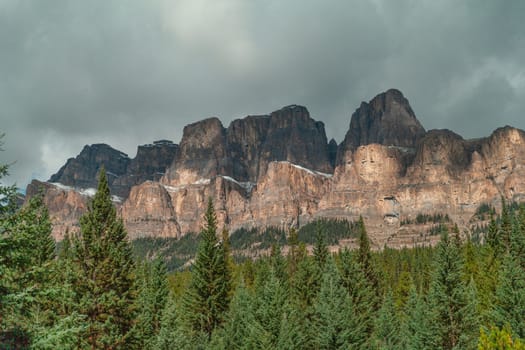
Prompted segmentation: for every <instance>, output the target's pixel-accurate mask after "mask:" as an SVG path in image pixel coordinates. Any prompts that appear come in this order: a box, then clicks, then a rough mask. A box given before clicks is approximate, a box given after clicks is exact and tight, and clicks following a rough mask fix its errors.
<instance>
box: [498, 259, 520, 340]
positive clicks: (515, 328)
mask: <svg viewBox="0 0 525 350" xmlns="http://www.w3.org/2000/svg"><path fill="white" fill-rule="evenodd" d="M494 303H495V305H494V310H493V314H492V319H493V321H494V322H495V324H496V325H497V326H499V327H503V326H504V325H505V324H509V325H510V327H511V329H512V332H513V333H514V334H516V335H517V336H518V337H520V338H522V339H524V338H525V271H524V270H523V268H521V266H520V265H519V262H518V261H517V260H516V258H515V257H513V256H512V255H507V256H506V257H505V259H504V260H503V265H502V272H501V274H500V279H499V283H498V286H497V289H496V300H495V302H494Z"/></svg>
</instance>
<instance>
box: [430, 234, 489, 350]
mask: <svg viewBox="0 0 525 350" xmlns="http://www.w3.org/2000/svg"><path fill="white" fill-rule="evenodd" d="M463 263H464V262H463V257H462V255H461V252H460V249H459V247H458V244H457V242H455V241H453V240H451V239H449V237H448V234H447V233H446V232H445V233H444V235H443V236H442V238H441V242H440V243H439V244H438V247H437V252H436V260H435V267H434V273H433V278H432V282H431V288H430V292H429V305H428V306H429V308H430V310H431V312H432V327H433V329H434V335H435V336H436V337H437V345H438V346H440V347H441V348H443V349H454V348H458V347H460V348H462V349H471V348H474V347H475V340H476V338H477V330H478V329H479V323H478V320H477V314H476V312H477V310H476V307H475V306H474V307H473V306H472V305H470V304H469V301H471V302H476V301H475V300H471V299H469V294H468V290H467V286H466V283H465V281H464V280H463V278H462V275H463ZM471 297H473V296H472V295H471ZM473 334H475V337H474V336H473Z"/></svg>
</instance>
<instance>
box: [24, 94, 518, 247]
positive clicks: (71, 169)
mask: <svg viewBox="0 0 525 350" xmlns="http://www.w3.org/2000/svg"><path fill="white" fill-rule="evenodd" d="M101 165H104V166H105V167H106V169H107V170H108V172H110V173H113V174H115V178H114V179H111V178H110V184H111V185H112V190H113V191H114V193H115V194H117V195H119V196H121V197H122V198H120V199H119V198H115V203H116V204H117V206H118V207H119V210H120V212H121V214H122V217H123V219H124V222H125V224H126V227H127V228H128V231H129V233H130V236H131V237H132V238H136V237H143V236H174V237H175V236H180V235H184V234H186V233H188V232H196V231H199V230H200V225H201V217H202V214H203V212H204V210H205V208H206V202H207V200H208V198H210V197H211V198H213V200H214V204H215V208H216V210H217V214H218V219H219V224H220V226H225V227H228V228H229V229H230V230H234V229H236V228H240V227H253V226H270V225H271V226H280V227H283V228H289V227H292V226H297V225H302V224H304V223H306V222H309V221H311V220H313V219H315V218H318V217H337V218H348V219H356V218H358V217H359V215H362V216H363V217H364V219H365V221H366V223H367V227H368V231H369V233H370V235H371V237H372V239H373V242H374V243H375V244H376V246H378V247H381V246H382V245H383V244H389V245H393V246H402V245H413V244H417V243H418V242H419V241H420V240H421V234H420V233H421V228H417V227H411V226H410V225H402V222H411V221H413V220H414V219H415V218H416V216H417V215H418V214H429V215H431V214H436V213H441V214H447V215H448V216H449V217H450V218H451V219H452V220H453V221H454V222H455V223H457V224H458V225H459V226H460V228H461V229H467V228H468V225H469V220H470V218H471V217H472V215H473V214H474V212H475V211H476V209H477V208H478V206H479V205H480V204H482V203H490V204H492V205H496V206H498V204H499V201H500V198H501V196H504V197H505V198H507V199H511V200H523V199H524V196H525V133H524V132H523V131H521V130H518V129H515V128H511V127H504V128H501V129H498V130H496V131H495V132H494V133H493V134H492V135H491V136H489V137H486V138H482V139H476V140H464V139H463V138H462V137H461V136H459V135H457V134H455V133H453V132H452V131H449V130H431V131H429V132H425V130H424V128H423V127H422V126H421V124H420V123H419V121H418V120H417V118H416V116H415V114H414V112H413V111H412V108H411V107H410V105H409V103H408V100H407V99H406V98H405V97H404V96H403V95H402V94H401V92H399V91H398V90H388V91H387V92H385V93H382V94H380V95H378V96H376V97H375V98H374V99H372V100H371V101H370V102H369V103H362V104H361V106H360V107H359V108H358V109H357V110H356V112H355V113H354V114H353V115H352V118H351V121H350V128H349V131H348V132H347V134H346V137H345V139H344V141H343V142H342V143H341V144H340V145H339V146H338V145H337V144H336V143H335V141H333V140H331V141H330V143H328V142H327V139H326V135H325V131H324V125H323V123H321V122H318V121H315V120H313V119H312V118H311V117H310V115H309V113H308V111H307V110H306V108H304V107H301V106H295V105H291V106H287V107H284V108H282V109H280V110H278V111H276V112H273V113H271V114H269V115H262V116H248V117H246V118H244V119H238V120H234V121H233V122H232V123H231V124H230V125H229V126H228V127H227V128H225V127H224V126H223V125H222V123H221V122H220V120H219V119H217V118H210V119H206V120H203V121H200V122H197V123H193V124H190V125H188V126H186V127H185V128H184V133H183V137H182V140H181V142H180V147H179V146H177V145H174V144H171V143H165V144H162V145H160V144H154V145H150V146H141V147H139V150H138V152H137V157H136V158H135V159H133V160H130V159H129V158H128V157H127V156H125V155H123V154H122V153H121V152H118V151H115V150H113V149H111V148H110V147H109V146H106V145H93V146H86V148H84V150H83V151H82V152H81V154H80V155H79V156H78V157H77V158H74V159H70V160H68V161H67V163H66V165H65V166H64V167H63V168H62V169H60V171H59V172H58V173H57V174H56V175H53V177H52V178H51V180H50V182H55V183H59V184H50V183H38V182H35V183H33V184H31V185H30V188H29V189H28V194H30V193H34V191H35V189H36V187H38V186H40V185H42V186H44V188H45V196H46V203H47V204H48V206H49V209H50V213H51V215H52V218H53V222H54V223H55V234H56V237H57V238H60V237H61V233H62V232H64V230H65V228H66V227H71V228H72V229H75V225H76V220H78V217H79V215H80V214H81V213H82V212H83V211H84V210H85V208H86V203H87V200H88V197H89V196H88V195H89V193H90V192H89V191H85V190H84V192H82V191H81V190H80V189H79V188H83V187H95V185H96V183H95V181H96V172H97V171H98V169H99V167H100V166H101ZM64 185H66V186H64ZM67 186H69V187H67ZM119 200H120V201H121V202H119ZM425 239H426V238H425ZM433 239H434V238H432V237H431V238H429V239H428V240H427V241H426V242H427V243H428V242H431V241H432V240H433Z"/></svg>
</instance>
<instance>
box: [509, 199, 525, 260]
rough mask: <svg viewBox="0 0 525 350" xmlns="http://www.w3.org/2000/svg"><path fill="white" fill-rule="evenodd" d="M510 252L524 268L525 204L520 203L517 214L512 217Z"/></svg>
mask: <svg viewBox="0 0 525 350" xmlns="http://www.w3.org/2000/svg"><path fill="white" fill-rule="evenodd" d="M510 253H511V254H512V255H513V256H514V257H515V258H516V259H517V260H518V262H519V264H520V266H521V267H522V268H523V269H525V205H524V204H521V205H520V207H519V210H518V213H517V215H516V216H515V217H514V221H513V225H512V232H511V237H510Z"/></svg>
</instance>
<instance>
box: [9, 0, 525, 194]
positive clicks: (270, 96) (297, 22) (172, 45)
mask: <svg viewBox="0 0 525 350" xmlns="http://www.w3.org/2000/svg"><path fill="white" fill-rule="evenodd" d="M524 14H525V1H522V0H516V1H510V0H509V1H492V0H491V1H488V0H487V1H484V0H473V1H457V0H440V1H435V0H428V1H427V0H396V1H391V0H384V1H383V0H371V1H349V0H341V1H321V0H297V1H285V0H250V1H246V0H231V1H221V0H209V1H208V0H183V1H172V0H147V1H144V0H140V1H132V0H120V1H110V0H100V1H99V0H89V1H82V0H78V1H71V0H67V1H66V0H52V1H41V0H34V1H29V0H28V1H21V0H0V131H2V132H5V133H6V136H5V137H4V140H3V141H4V145H3V148H4V151H3V152H1V153H0V162H1V163H6V162H14V161H16V163H14V164H13V165H12V166H11V173H12V176H11V177H10V178H9V179H7V180H8V181H10V182H13V181H16V182H17V183H18V185H20V186H25V184H26V183H27V182H29V181H30V179H31V178H38V179H41V180H47V179H48V178H49V176H50V175H51V174H52V173H54V172H56V171H57V170H58V169H59V167H60V166H61V165H62V164H63V163H64V162H65V161H66V159H67V158H69V157H73V156H76V155H77V154H78V153H79V152H80V150H81V149H82V147H83V146H84V145H85V144H92V143H99V142H105V143H109V144H110V145H112V146H113V147H114V148H117V149H119V150H121V151H124V152H126V153H128V154H129V155H130V157H134V156H135V152H136V147H137V145H139V144H143V143H149V142H151V141H153V140H157V139H171V140H173V141H174V142H177V143H178V142H179V141H180V138H181V135H182V128H183V127H184V125H186V124H187V123H190V122H193V121H197V120H199V119H203V118H206V117H210V116H217V117H219V118H220V119H221V120H222V121H223V124H224V125H225V126H227V125H228V123H229V122H230V121H231V120H233V119H236V118H241V117H244V116H246V115H249V114H265V113H269V112H271V111H273V110H276V109H278V108H280V107H282V106H284V105H288V104H302V105H305V106H306V107H308V109H309V111H310V114H311V115H312V117H313V118H315V119H317V120H322V121H324V123H325V126H326V130H327V134H328V137H334V138H335V139H336V140H337V141H338V142H340V141H341V140H342V138H343V137H344V134H345V132H346V130H347V129H348V125H349V122H350V116H351V114H352V113H353V111H354V110H355V109H356V108H357V107H358V106H359V104H360V102H361V101H369V100H370V99H371V98H373V97H374V96H375V95H376V94H378V93H380V92H382V91H385V90H386V89H388V88H392V87H394V88H398V89H400V90H401V91H402V92H403V93H404V94H405V96H406V97H407V98H408V99H409V101H410V103H411V105H412V108H413V109H414V111H415V113H416V115H417V117H418V118H419V120H420V121H421V122H422V124H423V125H424V127H425V128H426V129H427V130H428V129H433V128H449V129H452V130H454V131H456V132H458V133H459V134H461V135H463V136H464V137H466V138H471V137H479V136H485V135H488V134H490V132H491V131H492V130H493V129H495V128H497V127H499V126H503V125H506V124H509V125H513V126H516V127H519V128H524V129H525V114H524V111H525V25H524V24H523V19H524ZM4 180H5V179H4Z"/></svg>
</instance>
